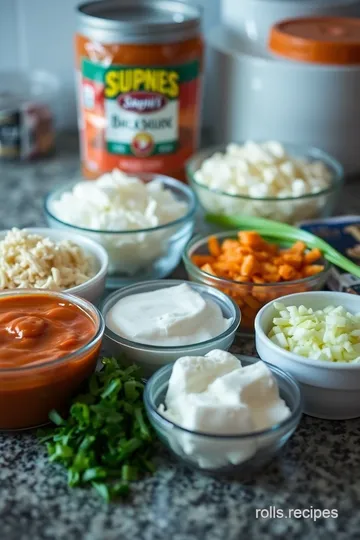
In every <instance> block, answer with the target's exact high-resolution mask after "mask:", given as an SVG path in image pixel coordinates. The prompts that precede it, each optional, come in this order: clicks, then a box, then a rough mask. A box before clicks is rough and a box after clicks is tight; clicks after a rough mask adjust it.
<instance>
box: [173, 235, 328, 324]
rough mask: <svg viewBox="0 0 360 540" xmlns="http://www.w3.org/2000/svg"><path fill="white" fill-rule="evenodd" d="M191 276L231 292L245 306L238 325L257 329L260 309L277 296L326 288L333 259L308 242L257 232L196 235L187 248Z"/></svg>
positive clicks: (195, 279)
mask: <svg viewBox="0 0 360 540" xmlns="http://www.w3.org/2000/svg"><path fill="white" fill-rule="evenodd" d="M183 259H184V264H185V268H186V271H187V273H188V276H189V279H190V280H192V281H196V282H198V283H204V284H206V285H211V286H212V287H216V288H217V289H220V290H222V291H223V292H225V293H226V294H228V295H229V296H231V297H232V298H233V299H234V300H235V302H236V303H237V304H238V306H239V307H240V310H241V314H242V318H241V325H240V329H241V330H243V331H246V332H248V331H251V332H252V331H253V330H254V320H255V317H256V314H257V312H258V311H259V310H260V309H261V308H262V306H264V305H265V304H267V303H268V302H270V301H271V300H274V299H275V298H279V297H281V296H285V295H288V294H293V293H299V292H305V291H316V290H320V289H322V288H323V286H324V285H325V283H326V280H327V278H328V274H329V271H330V264H329V262H328V261H326V260H325V259H324V258H323V257H322V254H321V252H320V251H319V250H318V249H316V248H315V249H308V248H307V246H306V245H305V244H304V242H301V241H297V242H295V243H293V244H290V243H289V242H285V241H284V242H281V243H274V242H273V241H268V240H267V239H266V236H261V235H260V234H259V233H257V232H256V231H230V232H222V233H219V234H215V235H208V236H204V237H199V236H197V237H194V238H193V239H191V240H190V241H189V243H188V244H187V246H186V248H185V251H184V257H183Z"/></svg>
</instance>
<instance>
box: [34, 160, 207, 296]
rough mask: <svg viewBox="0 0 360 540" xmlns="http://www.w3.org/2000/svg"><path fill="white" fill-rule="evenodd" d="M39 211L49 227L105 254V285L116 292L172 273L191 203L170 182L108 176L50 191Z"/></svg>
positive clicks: (190, 222) (189, 229)
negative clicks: (81, 238)
mask: <svg viewBox="0 0 360 540" xmlns="http://www.w3.org/2000/svg"><path fill="white" fill-rule="evenodd" d="M44 209H45V214H46V218H47V221H48V224H49V225H50V226H51V227H53V228H63V229H64V228H66V229H68V230H71V231H73V232H74V233H75V232H76V233H78V234H82V235H86V236H88V237H90V238H92V239H93V240H95V241H97V242H98V243H100V244H101V245H102V246H103V247H104V248H105V249H106V251H107V253H108V256H109V269H108V278H107V282H106V285H107V287H109V288H117V287H119V286H122V285H127V284H131V283H134V282H137V281H139V280H140V281H142V280H149V279H159V278H163V277H165V276H167V275H168V274H170V273H171V272H172V270H173V269H174V268H175V267H176V266H177V265H178V263H179V261H180V258H181V255H182V252H183V249H184V247H185V245H186V243H187V242H188V240H189V239H190V237H191V235H192V233H193V229H194V222H195V211H196V197H195V195H194V193H193V191H192V190H191V189H190V188H189V187H188V186H186V185H185V184H184V183H182V182H180V181H178V180H175V179H173V178H169V177H166V176H162V175H155V174H146V175H139V176H129V175H127V174H125V173H123V172H121V171H119V170H114V171H113V172H112V173H108V174H104V175H103V176H101V177H100V178H99V179H98V180H94V181H88V180H86V181H80V182H73V183H71V184H69V185H66V186H62V187H60V188H59V189H55V190H54V191H53V192H51V193H50V194H49V195H48V196H47V197H46V200H45V205H44Z"/></svg>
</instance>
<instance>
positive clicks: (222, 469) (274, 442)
mask: <svg viewBox="0 0 360 540" xmlns="http://www.w3.org/2000/svg"><path fill="white" fill-rule="evenodd" d="M237 356H238V358H239V359H240V360H241V363H242V365H243V366H247V365H249V364H251V363H254V362H257V361H258V360H259V359H258V358H252V357H246V356H239V355H237ZM267 366H268V367H269V369H270V370H271V372H272V374H273V376H274V377H275V379H276V381H277V384H278V386H279V393H280V397H281V398H282V399H283V400H284V401H285V402H286V404H287V406H288V407H289V408H290V410H291V415H290V416H289V417H288V418H286V419H285V420H284V421H282V422H280V423H279V424H277V425H275V426H273V427H271V428H269V429H266V430H263V431H258V432H254V433H249V434H241V435H236V434H235V435H214V434H208V433H201V432H195V431H189V430H188V429H185V428H182V427H180V426H178V425H177V424H174V423H173V422H171V421H170V420H168V419H167V418H165V417H164V416H162V415H161V414H160V413H159V412H158V408H159V406H160V405H161V404H163V403H164V400H165V395H166V391H167V388H168V383H169V379H170V376H171V372H172V368H173V364H170V365H167V366H164V367H163V368H161V369H159V371H157V372H156V373H155V374H154V375H153V376H152V377H151V378H150V379H149V381H148V382H147V384H146V387H145V393H144V402H145V407H146V412H147V415H148V418H149V420H150V422H151V424H152V426H153V428H154V429H155V431H156V433H157V435H158V437H159V439H160V440H161V441H162V443H163V444H164V445H165V446H166V447H167V448H168V449H169V450H170V451H171V452H172V453H173V454H174V455H175V456H176V457H177V458H179V459H180V460H181V461H183V462H184V463H186V464H187V465H189V466H191V467H192V468H195V469H199V470H201V471H203V472H208V473H213V474H214V473H215V474H225V475H226V474H228V475H231V476H233V475H234V474H235V473H238V474H240V475H247V474H249V473H250V474H251V472H253V471H255V470H258V469H259V468H261V467H262V466H263V465H265V464H266V463H268V462H269V461H270V460H271V459H272V458H273V457H274V456H275V455H276V454H277V453H278V452H279V450H280V449H281V448H282V447H283V446H284V444H285V443H286V441H287V440H288V439H289V437H291V435H292V434H293V432H294V431H295V429H296V427H297V425H298V423H299V421H300V418H301V413H302V400H301V393H300V389H299V386H298V385H297V383H296V381H295V379H293V377H292V376H291V375H288V374H287V373H285V372H284V371H282V370H280V369H278V368H276V367H274V366H272V365H269V364H267Z"/></svg>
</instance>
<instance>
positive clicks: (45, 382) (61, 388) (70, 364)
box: [0, 289, 105, 430]
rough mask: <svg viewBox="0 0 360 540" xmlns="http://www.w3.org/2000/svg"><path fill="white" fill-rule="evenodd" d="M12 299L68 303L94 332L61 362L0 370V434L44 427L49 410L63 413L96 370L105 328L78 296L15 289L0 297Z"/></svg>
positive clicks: (99, 318)
mask: <svg viewBox="0 0 360 540" xmlns="http://www.w3.org/2000/svg"><path fill="white" fill-rule="evenodd" d="M12 296H13V297H17V298H21V297H24V296H37V297H41V296H46V297H50V298H53V299H55V300H57V301H59V302H62V301H64V302H65V301H66V302H71V303H72V304H74V305H76V306H78V307H79V308H80V309H81V310H82V311H83V312H85V313H86V314H87V315H88V317H89V318H90V319H91V320H92V321H93V322H94V326H95V331H94V335H93V337H92V338H91V339H90V340H89V342H88V343H87V344H86V345H84V346H82V347H80V348H79V349H78V350H76V351H75V352H73V353H71V354H64V356H63V357H61V358H57V359H54V360H47V361H46V362H41V361H39V362H38V363H36V364H31V365H24V366H20V367H2V368H0V430H19V429H29V428H33V427H36V426H39V425H42V424H45V423H47V422H48V421H49V419H48V415H49V412H50V411H51V410H52V409H56V410H58V411H62V410H63V409H65V408H66V407H67V405H68V403H69V401H70V400H71V398H72V397H73V395H74V394H75V393H76V392H77V391H78V390H79V388H80V387H81V384H82V383H83V382H84V381H85V379H87V378H88V377H89V376H90V375H91V373H92V372H93V371H94V370H95V368H96V362H97V358H98V356H99V353H100V347H101V342H102V337H103V334H104V328H105V324H104V320H103V317H102V315H101V313H100V312H99V311H98V310H97V308H96V307H94V306H93V305H92V304H91V303H90V302H88V301H87V300H84V299H82V298H78V297H77V296H73V295H71V294H65V293H60V292H54V291H44V290H41V291H40V290H38V289H37V290H34V289H31V290H30V289H16V290H11V291H6V292H1V293H0V298H4V297H12ZM9 411H11V414H9Z"/></svg>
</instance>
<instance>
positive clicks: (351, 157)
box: [205, 0, 360, 174]
mask: <svg viewBox="0 0 360 540" xmlns="http://www.w3.org/2000/svg"><path fill="white" fill-rule="evenodd" d="M234 2H236V0H224V3H225V4H228V5H229V4H230V3H234ZM236 3H237V2H236ZM311 3H312V4H319V5H320V4H321V3H322V4H325V1H321V2H320V0H317V1H316V0H313V1H312V2H311ZM249 4H253V6H255V5H257V6H259V5H260V4H261V6H263V7H264V12H263V13H262V15H260V13H259V14H258V21H260V20H261V17H265V15H266V14H267V16H268V18H267V20H268V21H270V6H271V5H274V6H276V8H277V10H275V12H276V14H278V13H279V11H278V8H279V5H280V4H281V5H283V6H284V12H286V10H285V7H286V6H287V7H289V5H290V4H291V5H292V7H293V9H295V5H297V6H299V5H305V4H307V5H308V6H309V7H310V2H308V1H307V0H304V1H299V2H295V1H288V0H283V1H279V0H276V1H274V2H273V1H272V0H241V2H239V3H237V5H238V6H240V5H241V6H242V13H245V11H246V10H245V6H247V5H249ZM329 4H333V5H335V4H338V6H339V5H340V4H341V8H342V9H345V7H346V6H345V4H348V6H347V7H350V6H351V7H352V8H355V4H357V6H358V7H359V5H360V2H359V1H358V2H349V1H346V0H343V1H342V2H341V1H340V0H337V1H336V0H328V1H327V2H326V5H327V6H329ZM312 7H313V6H312ZM265 8H267V9H268V11H266V9H265ZM240 11H241V10H240ZM234 13H235V11H234ZM303 15H304V14H303ZM239 17H240V15H239ZM281 19H283V17H280V20H281ZM264 29H265V27H264ZM270 29H271V24H270V22H269V27H268V29H267V37H266V40H265V38H263V42H261V41H259V40H252V39H250V38H249V37H248V36H244V34H241V32H239V31H234V30H230V29H229V27H226V26H225V25H223V26H221V27H218V28H215V29H213V30H212V31H211V32H210V33H209V34H208V40H207V42H208V46H209V48H210V50H211V52H212V57H213V70H212V72H211V79H210V80H208V82H207V84H206V87H205V90H206V91H207V92H211V95H212V103H211V108H210V110H211V111H214V113H213V116H212V118H211V119H210V124H211V126H212V128H211V133H210V134H211V139H212V141H213V142H214V143H216V144H223V143H228V142H231V141H237V142H241V141H245V140H247V139H252V140H255V141H261V140H269V139H273V140H279V141H281V142H283V143H292V144H296V145H304V146H315V147H319V148H321V149H323V150H325V151H327V152H328V153H330V154H331V155H333V156H334V157H336V158H337V159H338V160H339V161H340V162H341V163H342V164H343V165H344V167H345V171H346V173H348V174H349V173H353V172H359V171H360V64H359V65H352V66H338V65H325V64H324V65H323V64H316V63H306V62H299V61H295V60H292V59H286V58H281V57H280V56H275V55H274V54H271V53H270V52H269V51H268V50H267V48H266V41H267V39H268V35H269V33H270ZM264 31H265V30H264ZM210 88H211V90H210ZM208 120H209V119H208Z"/></svg>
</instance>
